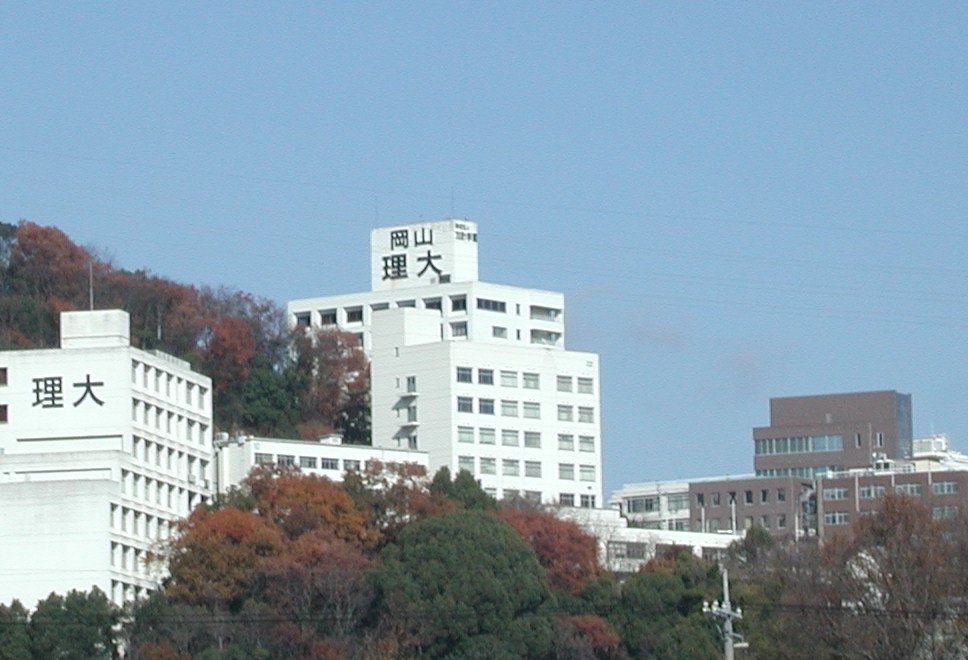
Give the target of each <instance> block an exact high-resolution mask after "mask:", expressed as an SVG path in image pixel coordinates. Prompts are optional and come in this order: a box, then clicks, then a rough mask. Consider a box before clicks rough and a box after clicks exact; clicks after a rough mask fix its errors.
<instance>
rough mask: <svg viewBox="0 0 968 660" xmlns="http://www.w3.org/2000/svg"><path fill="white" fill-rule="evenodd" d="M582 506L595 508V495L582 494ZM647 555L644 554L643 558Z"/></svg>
mask: <svg viewBox="0 0 968 660" xmlns="http://www.w3.org/2000/svg"><path fill="white" fill-rule="evenodd" d="M581 508H583V509H594V508H595V496H594V495H582V496H581ZM636 545H642V546H644V545H645V544H644V543H638V544H636ZM644 558H645V557H644V556H643V557H642V559H644Z"/></svg>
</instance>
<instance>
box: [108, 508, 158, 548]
mask: <svg viewBox="0 0 968 660" xmlns="http://www.w3.org/2000/svg"><path fill="white" fill-rule="evenodd" d="M110 525H111V529H112V530H114V531H116V532H124V533H125V534H129V535H131V536H136V537H139V538H143V539H149V540H151V541H165V540H167V539H169V538H170V537H171V534H172V523H171V521H170V520H168V519H167V518H162V517H160V516H153V515H151V514H150V513H145V512H143V511H138V510H137V509H132V508H130V507H126V506H119V505H117V504H112V505H111V519H110Z"/></svg>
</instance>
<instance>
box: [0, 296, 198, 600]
mask: <svg viewBox="0 0 968 660" xmlns="http://www.w3.org/2000/svg"><path fill="white" fill-rule="evenodd" d="M129 338H130V335H129V318H128V314H127V313H126V312H123V311H119V310H110V311H90V312H64V313H62V314H61V347H60V348H56V349H42V350H23V351H3V352H0V603H6V602H9V601H10V600H12V599H13V598H18V599H20V600H21V601H22V602H23V603H24V604H25V605H26V606H27V607H32V606H33V605H34V604H36V602H37V601H38V600H40V599H41V598H44V597H46V596H47V595H48V594H49V593H50V592H52V591H54V592H57V593H61V594H64V593H66V592H67V591H68V590H70V589H80V590H87V589H90V588H91V586H92V585H96V586H97V587H99V588H100V589H101V590H102V591H104V592H105V593H106V594H108V596H109V597H110V598H111V599H112V600H113V601H114V602H116V603H119V604H120V603H122V602H123V601H125V600H130V599H132V598H136V597H139V596H143V595H145V593H146V592H148V591H150V590H152V589H155V588H157V586H158V580H159V578H160V577H161V576H159V575H157V574H156V573H155V572H154V569H153V567H152V565H150V564H149V563H147V562H146V561H145V560H146V558H147V556H148V554H149V552H150V551H151V550H153V549H155V544H157V543H158V542H159V541H164V540H165V539H167V538H168V537H169V536H170V534H171V533H172V523H173V522H174V521H175V520H177V519H179V518H183V517H185V516H187V515H188V514H189V513H190V512H191V510H192V509H193V508H194V507H195V505H197V504H199V503H200V502H202V501H204V500H206V499H207V498H208V497H209V496H210V494H211V490H210V489H211V483H210V479H211V478H212V476H213V473H212V469H211V463H212V460H213V447H212V395H211V381H210V379H209V378H207V377H205V376H202V375H201V374H198V373H196V372H195V371H193V370H192V369H191V367H190V366H189V364H188V363H187V362H185V361H183V360H179V359H177V358H175V357H172V356H170V355H167V354H165V353H162V352H160V351H154V352H148V351H143V350H140V349H137V348H132V347H131V346H130V342H129Z"/></svg>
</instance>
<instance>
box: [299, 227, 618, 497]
mask: <svg viewBox="0 0 968 660" xmlns="http://www.w3.org/2000/svg"><path fill="white" fill-rule="evenodd" d="M477 236H478V234H477V225H476V224H475V223H473V222H469V221H466V220H444V221H440V222H429V223H415V224H412V225H400V226H397V227H389V228H382V229H376V230H373V232H372V233H371V250H370V256H371V277H372V282H371V284H372V286H371V288H372V290H371V291H369V292H363V293H358V294H347V295H341V296H328V297H321V298H310V299H304V300H295V301H291V302H290V303H289V305H288V312H289V315H290V321H291V323H293V324H294V325H297V326H304V327H312V328H320V327H327V326H333V327H339V328H340V329H343V330H346V331H349V332H354V333H356V334H357V336H358V337H359V338H360V340H361V342H362V345H363V347H364V349H365V351H366V352H367V354H368V355H369V356H370V359H371V383H372V385H371V401H372V420H373V445H374V446H379V447H389V448H399V449H407V448H409V449H419V450H423V451H426V452H428V454H429V464H430V470H431V472H434V471H436V470H437V469H438V468H440V467H443V466H446V467H448V468H449V469H450V470H451V472H452V473H455V474H456V472H457V471H458V470H460V469H467V470H468V471H470V472H472V473H473V474H474V476H475V477H476V478H478V479H479V480H480V482H481V485H482V486H483V487H484V488H485V490H487V491H488V492H489V493H491V494H493V495H495V496H496V497H499V498H501V497H509V496H520V497H526V498H529V499H533V500H540V501H542V502H546V503H555V504H564V505H566V506H585V507H597V506H602V505H603V500H602V475H601V444H602V443H601V421H600V405H599V400H600V394H599V393H600V382H599V369H598V356H597V355H596V354H593V353H584V352H574V351H566V350H564V347H565V328H564V296H563V295H562V294H561V293H556V292H551V291H541V290H536V289H526V288H520V287H513V286H505V285H497V284H488V283H485V282H479V281H477V271H478V267H477V265H478V260H477V245H478V243H477ZM418 243H419V245H418ZM431 264H432V265H431Z"/></svg>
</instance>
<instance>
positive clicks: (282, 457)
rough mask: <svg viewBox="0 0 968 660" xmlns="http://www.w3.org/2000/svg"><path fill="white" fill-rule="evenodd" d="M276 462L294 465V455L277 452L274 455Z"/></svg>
mask: <svg viewBox="0 0 968 660" xmlns="http://www.w3.org/2000/svg"><path fill="white" fill-rule="evenodd" d="M276 463H277V464H279V465H295V464H296V457H295V456H290V455H289V454H279V455H278V456H276Z"/></svg>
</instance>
